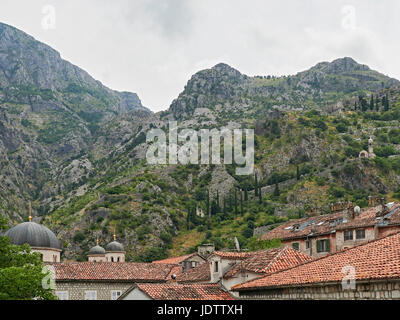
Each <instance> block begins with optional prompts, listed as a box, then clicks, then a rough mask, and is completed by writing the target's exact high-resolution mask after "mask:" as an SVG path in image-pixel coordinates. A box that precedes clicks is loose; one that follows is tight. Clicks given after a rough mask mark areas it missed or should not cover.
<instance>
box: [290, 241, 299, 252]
mask: <svg viewBox="0 0 400 320" xmlns="http://www.w3.org/2000/svg"><path fill="white" fill-rule="evenodd" d="M299 247H300V245H299V243H298V242H293V243H292V248H293V249H295V250H299Z"/></svg>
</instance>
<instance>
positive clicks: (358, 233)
mask: <svg viewBox="0 0 400 320" xmlns="http://www.w3.org/2000/svg"><path fill="white" fill-rule="evenodd" d="M356 238H357V239H365V229H362V230H357V231H356Z"/></svg>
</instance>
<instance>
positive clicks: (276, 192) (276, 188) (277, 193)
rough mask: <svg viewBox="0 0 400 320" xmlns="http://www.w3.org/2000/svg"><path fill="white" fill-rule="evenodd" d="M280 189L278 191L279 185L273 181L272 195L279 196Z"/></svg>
mask: <svg viewBox="0 0 400 320" xmlns="http://www.w3.org/2000/svg"><path fill="white" fill-rule="evenodd" d="M280 194H281V193H280V191H279V186H278V184H277V183H275V190H274V196H275V197H279V196H280Z"/></svg>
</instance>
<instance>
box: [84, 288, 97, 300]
mask: <svg viewBox="0 0 400 320" xmlns="http://www.w3.org/2000/svg"><path fill="white" fill-rule="evenodd" d="M85 300H97V291H92V290H91V291H85Z"/></svg>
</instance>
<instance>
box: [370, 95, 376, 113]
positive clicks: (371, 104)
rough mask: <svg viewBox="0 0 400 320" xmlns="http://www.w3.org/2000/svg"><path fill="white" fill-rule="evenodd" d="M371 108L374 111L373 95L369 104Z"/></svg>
mask: <svg viewBox="0 0 400 320" xmlns="http://www.w3.org/2000/svg"><path fill="white" fill-rule="evenodd" d="M369 108H370V109H371V111H373V110H374V109H375V105H374V95H373V94H371V101H370V102H369Z"/></svg>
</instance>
